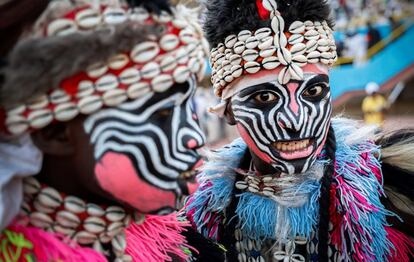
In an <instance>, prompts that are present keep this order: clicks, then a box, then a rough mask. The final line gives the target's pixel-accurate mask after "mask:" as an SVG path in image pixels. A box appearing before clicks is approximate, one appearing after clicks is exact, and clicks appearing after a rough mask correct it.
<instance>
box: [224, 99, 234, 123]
mask: <svg viewBox="0 0 414 262" xmlns="http://www.w3.org/2000/svg"><path fill="white" fill-rule="evenodd" d="M224 117H225V118H226V122H227V123H228V124H229V125H232V126H234V125H235V124H236V119H235V118H234V114H233V109H232V108H231V101H229V102H228V103H227V105H226V111H225V112H224Z"/></svg>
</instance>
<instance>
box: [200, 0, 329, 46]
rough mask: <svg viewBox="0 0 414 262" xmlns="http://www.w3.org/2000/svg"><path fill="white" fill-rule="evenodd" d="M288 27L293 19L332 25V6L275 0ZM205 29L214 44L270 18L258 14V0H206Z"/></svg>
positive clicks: (264, 23)
mask: <svg viewBox="0 0 414 262" xmlns="http://www.w3.org/2000/svg"><path fill="white" fill-rule="evenodd" d="M276 2H277V4H278V10H279V12H280V13H281V14H282V16H283V18H284V19H285V23H286V25H285V26H286V27H287V26H289V25H290V24H291V23H292V22H293V21H296V20H300V21H306V20H311V21H323V20H326V21H327V22H328V24H329V25H330V26H331V27H332V26H333V20H332V18H331V16H330V12H331V10H330V6H329V4H328V3H327V1H326V0H276ZM206 8H207V11H206V13H205V21H204V30H205V32H206V36H207V39H208V41H209V42H210V45H211V46H213V47H214V46H216V45H217V44H218V43H220V42H224V39H225V38H226V37H227V36H228V35H231V34H238V33H239V32H240V31H241V30H245V29H246V30H255V29H258V28H260V27H263V26H269V25H270V20H267V21H262V20H260V18H259V15H258V12H257V7H256V1H255V0H207V1H206Z"/></svg>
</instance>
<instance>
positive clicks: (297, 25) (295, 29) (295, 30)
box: [289, 21, 305, 34]
mask: <svg viewBox="0 0 414 262" xmlns="http://www.w3.org/2000/svg"><path fill="white" fill-rule="evenodd" d="M304 31H305V24H304V23H303V22H301V21H295V22H293V23H292V24H291V25H290V26H289V32H290V33H292V34H300V33H303V32H304Z"/></svg>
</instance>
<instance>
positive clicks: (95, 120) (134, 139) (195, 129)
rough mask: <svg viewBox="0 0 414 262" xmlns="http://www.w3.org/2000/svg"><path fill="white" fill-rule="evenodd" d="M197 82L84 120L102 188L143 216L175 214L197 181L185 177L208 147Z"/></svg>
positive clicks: (180, 85) (173, 88) (105, 110)
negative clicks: (195, 103) (196, 103)
mask: <svg viewBox="0 0 414 262" xmlns="http://www.w3.org/2000/svg"><path fill="white" fill-rule="evenodd" d="M195 88H196V82H195V80H194V79H191V80H189V82H187V83H185V84H176V85H174V86H173V87H171V88H170V90H168V91H166V92H163V93H148V94H146V95H144V96H143V97H141V98H138V99H136V100H133V101H128V102H125V103H123V104H122V105H120V106H118V107H115V108H107V109H103V110H101V111H99V112H97V113H95V114H93V115H91V116H89V117H88V118H87V119H86V120H85V122H84V129H85V131H86V133H88V134H89V136H90V141H91V143H92V144H93V147H94V157H95V160H96V165H95V177H96V179H97V181H98V183H99V185H100V187H101V188H102V189H103V190H105V191H106V192H108V193H110V194H111V195H112V196H113V197H114V198H116V199H117V200H119V201H120V202H123V203H126V204H128V205H129V206H132V207H134V208H136V209H137V210H139V211H141V212H143V213H157V214H165V213H168V212H171V211H172V210H174V208H175V207H176V205H177V203H178V202H179V200H180V196H181V195H182V194H183V193H184V194H188V193H191V191H193V190H194V189H195V187H196V186H195V182H194V181H193V182H192V183H193V184H191V183H189V181H188V180H186V179H184V176H183V175H185V174H188V171H191V170H192V169H193V168H195V167H196V165H198V163H199V162H200V156H199V155H198V154H197V153H196V149H197V148H199V147H201V146H202V145H203V144H204V135H203V133H202V132H201V130H200V128H199V126H198V123H197V118H196V116H195V114H194V113H193V110H192V107H191V103H192V97H193V95H194V92H195Z"/></svg>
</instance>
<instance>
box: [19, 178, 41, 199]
mask: <svg viewBox="0 0 414 262" xmlns="http://www.w3.org/2000/svg"><path fill="white" fill-rule="evenodd" d="M40 188H41V186H40V183H39V181H37V179H35V178H33V177H30V176H29V177H26V178H25V179H24V180H23V192H24V193H25V194H28V195H34V194H37V193H38V192H39V191H40Z"/></svg>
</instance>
